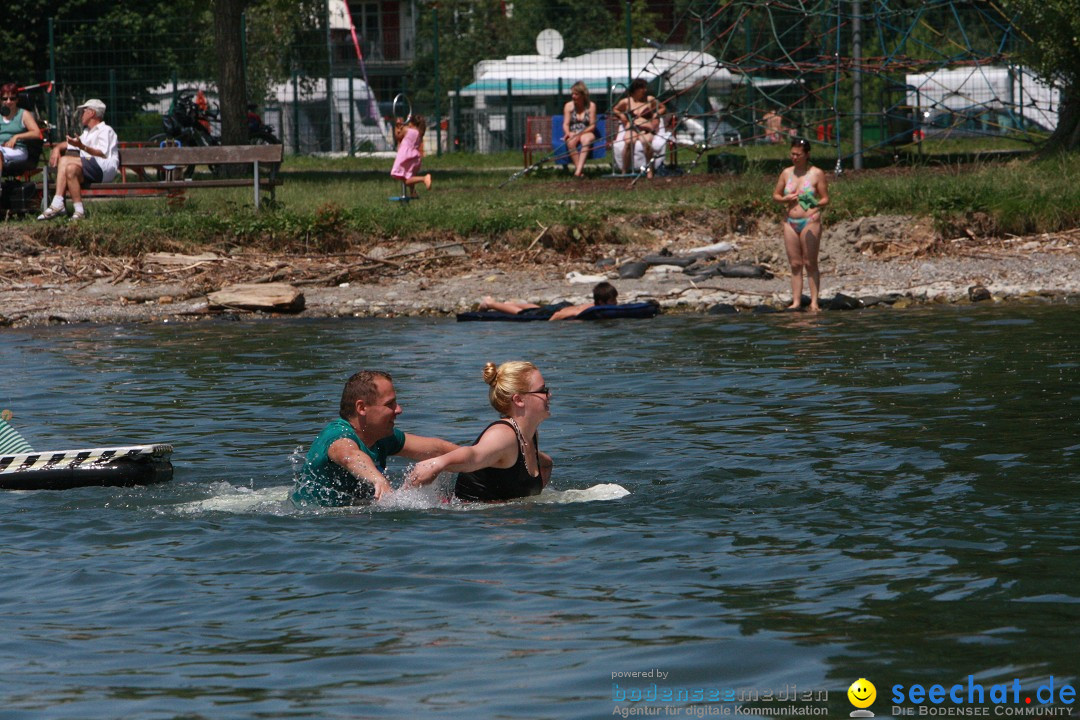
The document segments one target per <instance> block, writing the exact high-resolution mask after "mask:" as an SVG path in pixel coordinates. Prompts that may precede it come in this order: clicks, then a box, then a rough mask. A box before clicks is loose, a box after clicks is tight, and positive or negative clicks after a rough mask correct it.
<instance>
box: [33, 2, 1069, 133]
mask: <svg viewBox="0 0 1080 720" xmlns="http://www.w3.org/2000/svg"><path fill="white" fill-rule="evenodd" d="M339 6H340V7H339ZM341 7H343V8H344V12H345V13H346V14H347V17H345V19H344V20H343V19H342V17H343V16H342V15H341ZM424 7H425V8H426V9H424V10H417V9H415V6H414V5H413V4H405V3H393V2H382V3H372V4H370V5H368V4H358V3H354V4H353V6H352V8H351V11H350V7H349V5H347V4H345V3H344V2H343V0H328V2H327V13H326V19H325V22H326V28H325V30H326V32H325V37H326V41H325V43H321V44H320V45H319V46H310V47H305V48H296V50H297V53H296V54H297V56H298V57H301V56H302V57H305V58H307V61H306V65H305V66H304V67H300V66H299V64H298V63H296V62H294V63H293V65H294V69H293V70H292V71H291V72H289V73H287V74H285V75H284V76H282V74H281V73H280V72H279V73H277V76H276V78H275V79H274V80H273V81H270V82H262V83H261V84H259V87H261V88H262V91H261V92H260V93H259V95H258V97H255V98H254V99H253V104H254V105H255V106H256V108H255V109H256V112H258V113H260V114H261V115H262V117H263V120H264V121H265V122H267V123H270V124H271V125H273V126H274V130H275V132H276V134H277V136H278V137H279V138H280V139H281V140H282V141H283V143H284V145H285V148H286V152H287V153H290V154H309V153H357V152H369V151H391V150H392V149H393V141H392V137H391V129H392V120H393V115H395V111H397V113H396V114H399V115H401V114H404V111H403V108H405V107H406V105H405V104H404V103H402V104H400V105H399V106H398V107H397V108H395V107H394V104H393V103H394V99H395V97H397V96H398V95H403V96H407V97H409V98H410V99H411V102H412V110H413V111H414V112H416V113H420V114H423V115H425V116H427V117H428V118H429V123H428V127H429V133H428V137H427V138H426V143H427V145H428V150H429V152H444V151H474V152H497V151H501V150H507V149H515V148H520V147H521V146H522V145H523V143H525V142H526V141H527V138H526V137H525V132H526V124H527V118H529V117H532V116H552V115H557V114H559V113H561V112H562V106H563V104H564V103H565V102H566V101H567V100H568V94H569V93H568V90H569V87H570V86H571V85H572V84H573V83H574V82H577V81H579V80H581V81H584V82H586V84H587V85H588V86H589V87H590V89H591V91H592V99H593V100H594V101H596V102H597V105H598V108H599V111H600V112H601V113H605V112H607V111H609V110H610V107H611V105H612V104H613V103H615V102H617V100H618V99H619V97H621V94H622V92H623V91H624V90H625V87H626V85H627V84H628V83H629V81H630V80H632V79H634V78H638V77H640V78H644V79H646V80H647V81H648V82H649V83H650V92H651V93H652V94H654V95H656V96H657V97H658V98H659V99H661V100H662V101H664V102H665V103H666V104H667V105H668V107H669V108H670V109H671V110H672V111H674V112H676V113H678V115H679V116H680V118H681V120H680V123H681V124H680V126H679V131H680V132H681V133H682V135H683V136H684V137H685V138H686V139H687V140H688V141H690V142H694V143H699V144H709V145H715V144H728V143H736V142H737V143H744V142H767V141H770V140H774V139H775V138H776V135H777V132H776V130H777V129H778V128H777V126H776V124H774V125H772V126H770V125H769V118H774V119H775V118H777V117H779V118H780V121H779V123H778V126H779V130H780V134H781V135H783V136H786V135H787V134H788V133H797V134H800V135H802V136H805V137H809V138H810V139H811V140H814V141H820V142H822V143H825V144H832V145H835V146H836V147H840V146H841V143H842V142H843V141H844V140H847V139H853V141H854V143H855V148H856V149H855V152H856V153H860V152H862V150H863V149H862V147H861V144H862V143H863V142H866V143H867V144H868V145H869V146H870V147H873V146H875V145H880V146H888V145H891V144H895V143H898V142H906V141H910V140H911V139H912V138H913V137H917V136H918V135H919V133H921V132H923V131H924V130H925V129H926V128H925V127H924V126H926V125H927V124H930V125H932V124H933V122H939V124H941V122H944V121H941V118H947V117H948V113H950V112H952V113H954V114H957V113H959V114H960V116H961V117H962V119H963V118H966V119H967V120H970V121H971V122H969V123H968V124H969V125H972V124H973V125H972V126H973V127H974V126H977V127H979V128H981V131H982V132H983V133H984V134H991V135H1004V134H1008V133H1012V132H1023V131H1026V130H1029V129H1032V128H1034V129H1039V128H1042V129H1045V128H1049V127H1053V125H1054V124H1055V123H1056V103H1057V95H1056V94H1055V92H1056V91H1054V90H1053V89H1052V88H1049V87H1047V86H1044V85H1041V84H1040V83H1038V81H1036V80H1035V79H1034V78H1033V77H1031V76H1030V75H1029V74H1027V73H1025V72H1024V71H1023V70H1022V69H1021V68H1019V67H1017V66H1016V65H1015V64H1014V62H1013V60H1012V55H1011V53H1012V52H1013V51H1015V49H1016V48H1017V47H1018V44H1019V43H1020V42H1021V40H1020V39H1019V38H1018V37H1017V35H1016V33H1015V32H1014V30H1013V27H1012V25H1011V23H1010V22H1009V18H1007V17H1004V16H1002V15H1001V14H1000V12H1001V11H1000V10H998V9H997V8H996V6H994V5H993V4H991V3H970V2H963V1H961V0H955V1H954V0H927V1H920V2H904V1H900V0H897V1H896V2H890V3H883V2H878V3H874V2H866V7H865V9H864V8H863V6H862V2H860V0H817V1H816V2H815V1H813V0H811V1H810V2H805V3H801V5H800V8H799V9H798V11H796V10H795V9H793V6H787V5H785V4H773V3H760V2H757V1H756V0H742V1H726V0H716V2H707V1H705V0H674V1H672V2H660V1H658V2H648V3H646V2H645V0H627V2H625V4H621V3H613V4H611V5H610V7H609V6H606V5H605V6H604V12H605V13H607V15H606V16H605V18H601V19H600V20H599V21H598V22H600V23H601V25H602V26H604V27H606V31H605V32H604V33H592V34H589V33H583V31H582V28H581V22H580V20H579V18H576V17H574V15H573V13H567V12H565V7H564V4H556V3H554V2H547V0H540V1H538V2H525V3H514V4H513V5H512V6H508V4H505V3H497V2H494V3H493V2H487V0H484V1H482V2H481V1H479V0H478V1H477V2H470V3H464V2H445V3H438V4H432V5H431V6H424ZM485 13H486V14H485ZM995 13H996V14H995ZM991 15H993V17H990V16H991ZM334 18H337V19H336V20H335V19H334ZM990 21H992V22H990ZM335 23H336V24H335ZM354 30H358V32H354ZM541 30H542V32H540V31H541ZM80 32H82V33H85V32H86V28H85V27H81V26H80V25H79V23H76V22H73V21H65V22H59V21H56V22H50V37H69V36H71V35H73V34H75V35H77V34H78V33H80ZM95 32H97V33H98V34H99V35H100V34H101V33H102V32H103V29H102V28H97V29H96V30H95ZM645 33H648V36H646V34H645ZM106 34H107V42H97V43H81V44H80V43H71V42H67V43H63V42H61V43H53V44H52V46H51V48H50V52H51V59H52V67H53V71H52V72H53V78H52V79H54V80H55V85H54V91H53V92H52V93H51V94H49V93H45V92H44V90H41V91H37V92H35V93H33V94H32V101H33V102H35V103H36V104H37V105H38V112H39V113H40V114H41V115H42V116H43V117H45V116H47V117H49V119H50V122H51V123H52V124H53V125H54V126H55V130H54V132H55V133H57V134H59V133H62V132H64V131H66V130H67V129H69V126H70V124H71V121H72V118H73V117H74V112H73V110H74V107H75V106H76V105H77V104H78V103H79V102H81V101H83V100H84V99H86V98H88V97H99V98H101V99H102V100H104V101H105V103H106V104H107V105H108V106H109V115H108V120H109V122H110V124H112V125H113V127H115V128H116V130H117V132H118V134H119V136H120V138H121V140H122V141H127V142H141V141H148V140H149V139H150V138H151V137H153V136H154V135H156V134H158V133H160V132H161V131H162V115H166V114H168V113H169V111H170V109H171V108H172V107H173V106H174V104H175V102H176V99H177V97H178V96H179V95H181V94H182V93H183V92H184V91H185V90H201V91H203V94H204V96H205V97H206V98H207V101H208V104H209V105H210V107H211V109H212V108H213V106H214V105H215V104H216V102H217V100H216V97H217V94H216V91H215V87H214V83H213V81H212V80H211V77H212V74H213V73H212V68H211V64H210V62H209V60H208V59H209V58H211V57H212V56H213V52H212V47H211V46H210V42H211V40H210V38H207V37H204V36H200V37H195V38H194V39H193V37H192V36H191V35H190V33H189V34H184V33H178V34H176V35H175V36H169V35H160V36H158V37H155V38H154V39H153V43H154V45H153V46H147V45H146V42H147V41H146V38H145V37H143V36H142V35H140V34H135V33H133V34H125V32H124V31H123V30H122V29H120V28H114V29H107V32H106ZM311 58H317V59H318V60H317V62H312V61H311ZM247 63H248V60H247V56H245V64H247ZM956 72H960V75H955V73H956ZM949 73H954V74H949ZM248 74H249V86H250V85H252V84H253V83H251V82H250V76H251V73H250V72H249V73H248ZM980 109H983V110H985V112H982V111H981V110H980ZM994 112H996V113H997V114H996V115H995V114H992V113H994ZM972 118H974V119H972ZM946 124H947V122H946ZM217 131H218V128H217V126H216V125H215V124H214V121H213V119H212V118H211V132H213V133H216V132H217ZM848 142H849V144H850V142H851V140H848Z"/></svg>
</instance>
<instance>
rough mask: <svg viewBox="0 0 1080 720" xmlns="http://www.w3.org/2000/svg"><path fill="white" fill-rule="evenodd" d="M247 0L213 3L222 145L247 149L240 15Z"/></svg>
mask: <svg viewBox="0 0 1080 720" xmlns="http://www.w3.org/2000/svg"><path fill="white" fill-rule="evenodd" d="M246 5H247V0H214V3H213V13H214V48H215V50H216V54H217V76H218V78H217V79H218V102H219V104H220V107H221V143H222V144H223V145H246V144H247V142H248V137H247V124H246V111H247V87H246V84H245V80H244V57H243V37H242V33H243V20H242V19H243V15H244V7H245V6H246Z"/></svg>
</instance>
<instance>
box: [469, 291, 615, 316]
mask: <svg viewBox="0 0 1080 720" xmlns="http://www.w3.org/2000/svg"><path fill="white" fill-rule="evenodd" d="M618 301H619V291H618V290H616V289H615V286H614V285H612V284H611V283H609V282H606V281H605V282H600V283H597V284H596V285H595V286H593V301H592V302H591V303H582V304H581V305H570V304H569V303H557V304H555V305H537V304H536V303H529V302H524V301H521V300H507V301H505V302H500V301H498V300H495V299H494V298H492V297H491V296H490V295H489V296H487V297H485V298H484V299H483V300H481V301H480V309H481V310H498V311H499V312H504V313H507V314H509V315H517V314H519V313H521V312H533V311H535V312H538V313H541V312H542V313H548V312H550V313H551V317H549V318H548V320H572V319H574V318H576V317H577V316H578V315H580V314H581V313H582V312H584V311H586V310H588V309H589V308H591V307H594V306H596V305H614V304H615V303H617V302H618Z"/></svg>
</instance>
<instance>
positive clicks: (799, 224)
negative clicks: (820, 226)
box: [787, 215, 817, 235]
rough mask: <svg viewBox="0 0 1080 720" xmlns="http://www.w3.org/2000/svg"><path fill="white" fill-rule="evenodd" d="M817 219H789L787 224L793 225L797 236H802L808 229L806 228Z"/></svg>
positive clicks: (812, 217)
mask: <svg viewBox="0 0 1080 720" xmlns="http://www.w3.org/2000/svg"><path fill="white" fill-rule="evenodd" d="M816 219H817V218H815V217H814V216H812V215H811V216H810V217H802V218H792V217H789V218H788V219H787V222H788V224H789V225H791V229H792V230H794V231H795V232H796V233H797V234H799V235H801V234H802V231H803V230H805V229H806V226H807V225H809V224H810V223H811V222H813V221H814V220H816Z"/></svg>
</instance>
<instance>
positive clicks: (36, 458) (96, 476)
mask: <svg viewBox="0 0 1080 720" xmlns="http://www.w3.org/2000/svg"><path fill="white" fill-rule="evenodd" d="M171 455H172V445H165V444H158V445H130V446H127V447H110V448H87V449H85V450H54V451H41V452H28V453H18V454H15V455H3V456H0V489H2V490H66V489H68V488H75V487H86V486H95V485H97V486H126V485H149V484H151V483H159V482H166V481H168V480H171V479H172V474H173V467H172V462H170V460H169V458H170V457H171Z"/></svg>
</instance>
